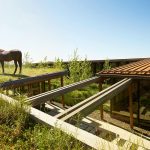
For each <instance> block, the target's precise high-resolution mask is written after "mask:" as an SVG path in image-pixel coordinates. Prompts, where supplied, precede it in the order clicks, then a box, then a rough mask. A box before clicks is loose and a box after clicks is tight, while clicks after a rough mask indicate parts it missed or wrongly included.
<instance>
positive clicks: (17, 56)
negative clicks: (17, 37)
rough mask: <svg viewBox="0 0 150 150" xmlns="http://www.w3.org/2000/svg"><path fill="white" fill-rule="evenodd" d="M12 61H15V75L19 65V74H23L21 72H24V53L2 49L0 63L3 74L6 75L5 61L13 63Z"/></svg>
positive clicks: (0, 50)
mask: <svg viewBox="0 0 150 150" xmlns="http://www.w3.org/2000/svg"><path fill="white" fill-rule="evenodd" d="M12 60H13V61H14V64H15V71H14V74H15V73H16V71H17V68H18V64H19V67H20V72H19V73H21V71H22V52H21V51H19V50H10V51H5V50H2V49H0V63H1V65H2V72H3V74H4V61H12ZM17 63H18V64H17Z"/></svg>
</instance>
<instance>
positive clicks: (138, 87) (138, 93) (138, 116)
mask: <svg viewBox="0 0 150 150" xmlns="http://www.w3.org/2000/svg"><path fill="white" fill-rule="evenodd" d="M137 100H138V112H137V120H138V125H139V124H140V81H137Z"/></svg>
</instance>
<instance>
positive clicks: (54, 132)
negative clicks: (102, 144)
mask: <svg viewBox="0 0 150 150" xmlns="http://www.w3.org/2000/svg"><path fill="white" fill-rule="evenodd" d="M22 106H23V105H14V106H13V105H11V104H8V103H6V102H4V101H2V100H1V99H0V112H1V113H0V148H1V149H49V150H54V149H57V150H72V149H74V150H83V149H84V146H83V145H82V144H81V143H80V142H79V141H77V140H76V139H74V138H73V137H72V136H71V135H68V134H65V133H64V132H62V131H60V130H59V129H57V128H51V129H50V128H48V127H47V126H45V125H40V124H35V123H34V122H33V121H32V120H31V119H30V118H29V116H28V115H27V114H26V113H25V111H24V107H22Z"/></svg>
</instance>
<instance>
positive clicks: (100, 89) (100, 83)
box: [99, 79, 104, 120]
mask: <svg viewBox="0 0 150 150" xmlns="http://www.w3.org/2000/svg"><path fill="white" fill-rule="evenodd" d="M99 91H102V81H101V79H100V81H99ZM100 117H101V120H103V119H104V115H103V104H102V105H101V106H100Z"/></svg>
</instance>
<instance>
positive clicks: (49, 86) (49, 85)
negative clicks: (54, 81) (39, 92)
mask: <svg viewBox="0 0 150 150" xmlns="http://www.w3.org/2000/svg"><path fill="white" fill-rule="evenodd" d="M48 90H49V91H50V90H51V80H48Z"/></svg>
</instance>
